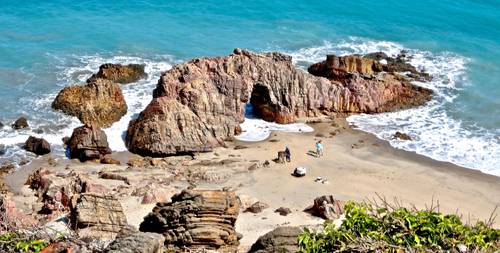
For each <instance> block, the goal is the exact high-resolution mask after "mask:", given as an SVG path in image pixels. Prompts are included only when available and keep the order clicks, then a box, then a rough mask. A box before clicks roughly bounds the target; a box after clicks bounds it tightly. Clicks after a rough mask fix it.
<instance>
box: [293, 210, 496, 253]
mask: <svg viewBox="0 0 500 253" xmlns="http://www.w3.org/2000/svg"><path fill="white" fill-rule="evenodd" d="M344 210H345V219H344V220H343V222H342V225H340V227H336V226H335V225H334V224H333V223H331V222H328V221H327V222H325V224H324V229H323V231H320V232H317V231H311V230H309V229H306V230H305V231H304V232H303V233H302V234H301V235H300V236H299V238H298V243H299V248H300V251H301V252H307V253H319V252H369V251H372V252H373V251H384V252H386V251H388V252H397V251H398V250H403V249H413V250H422V251H426V250H431V251H439V250H452V249H456V247H457V246H458V245H463V246H466V247H467V248H468V249H469V250H482V251H483V250H484V251H493V250H496V249H498V247H500V230H498V229H493V228H492V227H491V226H490V225H489V224H486V223H485V222H478V223H477V224H475V225H472V226H470V225H465V224H463V223H462V221H461V220H460V218H459V217H458V216H457V215H453V214H451V215H445V214H442V213H440V212H436V211H434V210H433V209H430V210H417V209H414V208H413V209H408V208H405V207H391V206H388V205H384V206H378V205H376V204H368V203H354V202H348V203H346V205H345V207H344Z"/></svg>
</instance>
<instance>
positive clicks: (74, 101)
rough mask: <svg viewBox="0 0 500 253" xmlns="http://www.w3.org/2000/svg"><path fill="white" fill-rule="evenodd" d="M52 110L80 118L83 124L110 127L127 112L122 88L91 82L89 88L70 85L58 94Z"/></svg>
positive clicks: (105, 82)
mask: <svg viewBox="0 0 500 253" xmlns="http://www.w3.org/2000/svg"><path fill="white" fill-rule="evenodd" d="M52 108H54V109H56V110H61V111H63V112H64V113H66V114H68V115H72V116H76V117H77V118H78V119H79V120H80V121H81V122H82V123H83V124H95V125H97V126H99V127H109V126H111V124H113V123H114V122H116V121H118V120H120V118H121V117H122V116H123V115H125V113H127V104H126V103H125V99H124V97H123V94H122V90H121V88H120V85H119V84H117V83H113V82H111V81H109V80H106V79H100V78H97V79H89V80H88V81H87V84H86V85H75V86H68V87H65V88H64V89H62V90H61V91H60V92H59V94H57V97H56V99H55V100H54V102H52Z"/></svg>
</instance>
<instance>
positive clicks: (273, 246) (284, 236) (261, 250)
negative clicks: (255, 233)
mask: <svg viewBox="0 0 500 253" xmlns="http://www.w3.org/2000/svg"><path fill="white" fill-rule="evenodd" d="M302 232H303V229H302V228H301V227H292V226H285V227H277V228H276V229H274V230H273V231H271V232H269V233H267V234H265V235H263V236H261V237H259V239H257V241H256V242H255V243H254V244H253V245H252V248H251V249H250V251H249V253H274V252H283V253H286V252H290V253H291V252H298V251H299V245H298V243H297V238H298V237H299V235H300V234H301V233H302Z"/></svg>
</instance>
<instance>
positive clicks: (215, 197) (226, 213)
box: [139, 190, 239, 252]
mask: <svg viewBox="0 0 500 253" xmlns="http://www.w3.org/2000/svg"><path fill="white" fill-rule="evenodd" d="M238 212H239V204H238V200H237V198H236V194H235V193H234V192H230V191H210V190H184V191H182V192H181V193H179V194H177V195H174V196H173V197H172V202H171V203H158V204H157V205H156V207H155V208H154V209H153V212H152V213H150V214H149V215H147V216H146V217H145V218H144V221H143V222H142V224H141V225H140V228H139V230H140V231H143V232H154V233H161V234H163V235H164V236H165V246H167V248H169V249H172V250H175V251H176V252H178V251H180V250H182V249H189V250H191V251H196V252H197V251H198V250H203V249H205V250H217V251H218V252H237V248H238V245H239V242H238V236H237V234H236V231H235V229H234V225H235V223H236V218H237V217H238Z"/></svg>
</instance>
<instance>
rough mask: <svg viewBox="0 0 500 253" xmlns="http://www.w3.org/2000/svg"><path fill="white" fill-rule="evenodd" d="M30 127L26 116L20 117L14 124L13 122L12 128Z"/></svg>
mask: <svg viewBox="0 0 500 253" xmlns="http://www.w3.org/2000/svg"><path fill="white" fill-rule="evenodd" d="M27 127H28V120H27V119H26V118H25V117H20V118H19V119H17V120H16V121H14V124H12V128H14V129H16V130H17V129H23V128H27Z"/></svg>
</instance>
